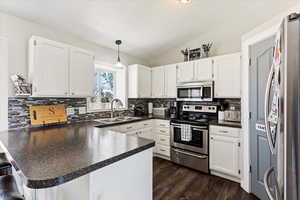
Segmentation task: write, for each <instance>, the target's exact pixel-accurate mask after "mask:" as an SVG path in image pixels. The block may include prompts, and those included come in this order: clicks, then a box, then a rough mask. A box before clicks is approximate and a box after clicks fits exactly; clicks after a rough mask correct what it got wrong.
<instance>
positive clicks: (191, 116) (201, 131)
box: [171, 104, 217, 173]
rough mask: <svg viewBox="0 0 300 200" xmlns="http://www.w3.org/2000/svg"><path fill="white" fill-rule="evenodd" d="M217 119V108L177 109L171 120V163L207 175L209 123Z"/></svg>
mask: <svg viewBox="0 0 300 200" xmlns="http://www.w3.org/2000/svg"><path fill="white" fill-rule="evenodd" d="M216 119H217V106H209V105H188V104H183V105H180V107H179V113H178V116H177V119H172V120H171V161H173V162H175V163H177V164H180V165H183V166H186V167H190V168H193V169H196V170H199V171H202V172H206V173H209V148H208V144H209V142H208V141H209V140H208V139H209V131H208V130H209V129H208V125H209V121H210V120H216Z"/></svg>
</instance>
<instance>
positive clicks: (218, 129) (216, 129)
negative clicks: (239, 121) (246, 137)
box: [209, 126, 241, 138]
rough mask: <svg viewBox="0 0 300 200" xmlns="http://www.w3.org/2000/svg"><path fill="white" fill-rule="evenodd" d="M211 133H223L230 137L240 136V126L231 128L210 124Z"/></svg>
mask: <svg viewBox="0 0 300 200" xmlns="http://www.w3.org/2000/svg"><path fill="white" fill-rule="evenodd" d="M209 129H210V134H211V135H222V136H228V137H236V138H238V137H240V130H241V129H239V128H231V127H225V126H210V128H209Z"/></svg>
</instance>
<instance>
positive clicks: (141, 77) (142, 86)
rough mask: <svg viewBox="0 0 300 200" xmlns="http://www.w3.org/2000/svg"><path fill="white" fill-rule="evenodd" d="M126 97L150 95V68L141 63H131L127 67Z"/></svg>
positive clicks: (145, 96) (146, 96)
mask: <svg viewBox="0 0 300 200" xmlns="http://www.w3.org/2000/svg"><path fill="white" fill-rule="evenodd" d="M128 86H129V90H128V97H129V98H150V97H151V68H149V67H146V66H143V65H131V66H129V67H128Z"/></svg>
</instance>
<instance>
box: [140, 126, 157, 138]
mask: <svg viewBox="0 0 300 200" xmlns="http://www.w3.org/2000/svg"><path fill="white" fill-rule="evenodd" d="M138 137H141V138H145V139H149V140H154V135H153V132H152V127H150V128H146V129H142V130H140V131H139V132H138Z"/></svg>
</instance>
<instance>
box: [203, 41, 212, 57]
mask: <svg viewBox="0 0 300 200" xmlns="http://www.w3.org/2000/svg"><path fill="white" fill-rule="evenodd" d="M212 45H213V43H212V42H211V43H207V44H203V45H202V49H203V51H204V54H205V56H206V57H209V51H210V49H211V47H212Z"/></svg>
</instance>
